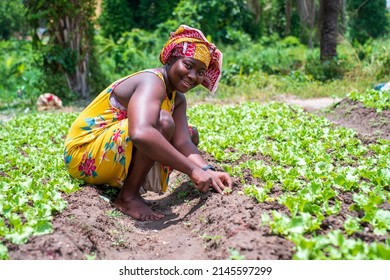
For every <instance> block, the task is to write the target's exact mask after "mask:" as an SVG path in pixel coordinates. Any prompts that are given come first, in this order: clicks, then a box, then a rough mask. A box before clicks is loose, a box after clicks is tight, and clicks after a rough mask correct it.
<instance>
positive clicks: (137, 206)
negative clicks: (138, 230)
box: [64, 25, 232, 220]
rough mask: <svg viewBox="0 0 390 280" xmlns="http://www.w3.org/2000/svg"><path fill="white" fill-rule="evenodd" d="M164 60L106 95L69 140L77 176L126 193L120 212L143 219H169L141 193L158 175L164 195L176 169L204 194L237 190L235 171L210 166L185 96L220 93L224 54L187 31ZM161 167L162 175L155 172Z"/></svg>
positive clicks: (67, 156) (174, 38) (70, 164)
mask: <svg viewBox="0 0 390 280" xmlns="http://www.w3.org/2000/svg"><path fill="white" fill-rule="evenodd" d="M160 61H161V62H162V64H163V66H162V67H159V68H155V69H147V70H143V71H140V72H137V73H134V74H132V75H129V76H127V77H124V78H122V79H120V80H118V81H115V82H114V83H112V84H111V85H110V86H109V87H107V88H106V89H105V90H104V91H103V92H101V93H100V94H99V95H98V96H97V97H96V99H95V100H94V101H92V102H91V104H90V105H89V106H88V107H87V108H85V110H84V111H83V112H81V114H80V115H79V116H78V118H77V119H76V120H75V122H74V123H73V125H72V126H71V128H70V130H69V133H68V137H67V139H66V141H65V151H64V161H65V165H66V167H67V169H68V171H69V173H70V174H71V175H72V176H73V177H75V178H80V179H82V180H84V181H85V182H86V183H91V184H108V185H110V186H113V187H120V188H121V191H120V192H119V194H118V197H117V198H116V201H115V205H116V207H117V208H118V209H119V210H121V211H122V212H124V213H125V214H128V215H129V216H131V217H133V218H135V219H139V220H159V219H161V218H162V217H163V215H162V214H158V213H155V212H153V211H152V210H151V209H150V208H149V207H148V206H147V204H146V202H145V201H144V200H143V198H142V197H141V196H140V193H139V192H140V189H141V187H145V185H146V184H145V179H146V178H148V180H146V181H147V182H149V183H150V182H156V180H150V178H149V177H150V176H159V180H160V182H159V183H158V184H159V186H152V188H151V189H152V190H161V191H162V192H164V191H165V190H166V188H167V183H168V179H169V173H170V171H171V170H172V169H176V170H178V171H180V172H183V173H185V174H187V175H188V176H189V177H190V179H191V180H192V181H193V183H194V184H195V187H196V188H197V189H199V190H200V191H203V192H206V191H208V190H209V188H210V187H212V188H214V189H215V190H216V191H217V192H219V193H220V194H223V190H224V188H225V187H226V186H227V187H229V188H231V184H232V182H231V178H230V176H229V175H228V174H227V173H224V172H217V171H215V169H214V168H210V167H209V165H208V163H207V162H206V161H205V160H204V159H203V158H202V157H201V155H200V153H199V150H198V149H197V146H196V144H194V143H193V141H192V140H191V136H193V135H191V133H190V132H191V131H192V132H194V131H195V130H193V129H189V126H188V123H187V115H186V110H187V104H186V99H185V96H184V94H185V93H186V92H188V91H189V90H191V89H192V88H194V87H196V86H198V85H203V86H204V87H206V88H207V89H209V90H210V91H212V92H215V90H216V89H217V87H218V82H219V79H220V77H221V66H222V53H221V52H220V51H219V50H218V49H217V48H216V47H215V45H213V44H211V43H210V42H208V41H207V39H206V38H205V36H204V35H203V33H202V32H201V31H200V30H197V29H194V28H191V27H188V26H185V25H181V26H180V27H179V28H178V29H177V30H176V31H175V32H173V33H172V34H171V36H170V39H169V40H168V42H167V43H166V44H165V46H164V47H163V49H162V51H161V53H160ZM195 133H196V131H195ZM195 138H196V137H195ZM156 163H157V164H156ZM156 165H157V167H158V168H159V169H160V172H155V170H154V168H153V169H152V166H156ZM206 167H207V168H206ZM151 169H152V171H151ZM156 174H157V175H156Z"/></svg>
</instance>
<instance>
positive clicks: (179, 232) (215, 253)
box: [5, 100, 390, 260]
mask: <svg viewBox="0 0 390 280" xmlns="http://www.w3.org/2000/svg"><path fill="white" fill-rule="evenodd" d="M329 105H330V104H327V105H326V106H329ZM303 107H304V106H303ZM311 111H312V112H313V113H318V114H321V115H325V116H327V117H329V118H330V119H331V120H333V121H335V122H337V124H339V125H343V126H348V127H353V128H354V129H356V130H357V131H359V132H362V133H364V134H367V133H369V134H370V137H373V138H376V137H378V136H379V135H380V136H382V137H385V138H387V139H388V138H389V135H390V127H389V124H388V122H385V118H386V120H389V113H390V112H388V111H386V112H382V113H381V114H376V113H375V112H373V110H370V109H366V108H364V107H362V106H361V105H360V104H358V103H354V102H351V101H349V100H342V101H340V102H339V103H337V105H336V106H334V109H331V110H330V111H329V110H327V111H318V108H317V110H311ZM205 157H206V158H207V160H208V161H209V162H211V163H213V162H214V163H215V161H214V159H213V158H211V157H210V156H209V155H205ZM243 160H247V159H241V160H240V161H243ZM231 164H233V165H234V164H237V163H231ZM247 173H248V174H246V175H245V177H246V180H247V182H246V183H251V182H253V183H256V179H254V178H252V177H251V176H250V174H249V171H248V172H247ZM242 190H243V186H242V184H241V182H240V181H239V180H238V179H234V188H233V192H232V193H230V194H229V195H224V196H221V195H219V194H217V193H215V192H209V193H206V194H203V193H199V192H198V191H196V190H195V189H194V188H193V187H192V186H191V182H189V181H188V178H187V177H186V176H185V175H183V174H179V173H173V176H172V178H171V183H170V190H169V191H168V192H167V193H166V194H164V195H157V194H149V193H147V194H146V195H145V198H146V199H147V200H150V201H151V202H153V206H152V208H153V209H155V210H156V211H159V212H163V213H164V214H165V215H166V217H165V218H164V219H163V220H161V221H158V222H140V221H135V220H134V219H132V218H130V217H127V216H125V215H123V214H121V213H120V212H118V211H116V210H115V208H114V207H113V204H112V201H113V199H114V198H115V195H116V193H117V191H116V190H115V189H112V188H108V187H104V186H90V185H86V186H84V187H82V188H81V190H79V191H77V192H75V193H73V194H71V195H69V196H67V197H66V200H67V201H68V207H67V208H66V209H65V210H64V211H63V212H62V213H60V214H57V215H56V216H55V218H54V221H53V229H54V231H53V233H52V234H47V235H44V236H36V237H32V238H30V240H29V242H28V243H27V244H24V245H12V244H5V245H6V246H7V247H8V249H9V256H10V259H27V260H28V259H88V258H96V259H110V260H118V259H123V260H124V259H139V260H143V259H149V260H157V259H184V260H202V259H228V258H229V257H231V256H232V250H236V251H237V252H238V253H239V254H240V255H241V256H244V257H245V259H248V260H255V259H267V260H277V259H284V260H286V259H291V258H292V255H293V254H294V246H293V244H292V243H291V242H290V241H288V240H287V239H285V238H283V237H281V236H277V235H275V234H272V233H271V232H270V229H269V228H268V227H267V226H263V225H262V224H261V219H260V216H261V214H262V213H264V212H266V213H269V212H270V211H272V210H279V211H288V210H286V209H283V206H281V205H279V204H277V203H276V202H274V203H256V202H255V201H254V200H253V199H251V198H249V197H247V196H245V195H243V194H242ZM272 191H273V194H274V195H275V196H277V195H278V193H280V191H281V190H280V189H278V188H277V187H275V188H273V189H272ZM350 196H351V195H350V194H340V198H341V200H342V201H343V205H342V210H341V212H340V214H339V215H338V216H337V217H333V216H330V217H327V218H326V219H325V220H324V222H323V224H322V226H321V230H319V233H326V232H327V231H328V230H329V229H330V228H332V229H335V228H340V229H341V227H342V223H341V222H342V221H343V220H344V219H345V217H347V216H348V215H351V216H357V215H359V213H357V212H354V211H352V210H350V207H349V206H350V205H351V204H352V199H351V197H350ZM383 207H388V205H383ZM355 237H356V238H361V239H363V240H366V241H373V240H376V239H377V238H378V237H377V236H376V235H374V234H372V229H370V228H367V229H365V231H364V234H361V233H360V235H359V236H355Z"/></svg>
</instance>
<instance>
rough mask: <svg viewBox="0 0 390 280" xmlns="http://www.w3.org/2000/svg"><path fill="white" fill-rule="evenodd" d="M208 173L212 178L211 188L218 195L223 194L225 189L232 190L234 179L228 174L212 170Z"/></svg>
mask: <svg viewBox="0 0 390 280" xmlns="http://www.w3.org/2000/svg"><path fill="white" fill-rule="evenodd" d="M206 172H207V173H209V174H210V176H211V178H212V180H211V186H210V187H213V188H214V189H215V190H216V191H217V192H218V193H220V194H223V190H224V189H225V188H230V189H231V188H232V185H233V183H232V179H231V178H230V175H229V174H228V173H226V172H219V171H213V170H210V169H209V170H207V171H206Z"/></svg>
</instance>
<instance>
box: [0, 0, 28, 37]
mask: <svg viewBox="0 0 390 280" xmlns="http://www.w3.org/2000/svg"><path fill="white" fill-rule="evenodd" d="M25 14H26V9H25V7H24V6H23V1H22V0H7V1H0V39H5V40H8V39H9V38H10V37H11V36H12V35H13V33H19V34H21V35H25V33H26V32H27V22H26V20H25Z"/></svg>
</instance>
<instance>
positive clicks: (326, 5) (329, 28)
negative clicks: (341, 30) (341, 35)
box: [320, 0, 340, 61]
mask: <svg viewBox="0 0 390 280" xmlns="http://www.w3.org/2000/svg"><path fill="white" fill-rule="evenodd" d="M339 7H340V0H321V8H320V14H321V22H322V24H321V42H320V44H321V46H320V58H321V61H327V60H331V59H333V58H335V57H337V35H338V32H337V20H338V15H339Z"/></svg>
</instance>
